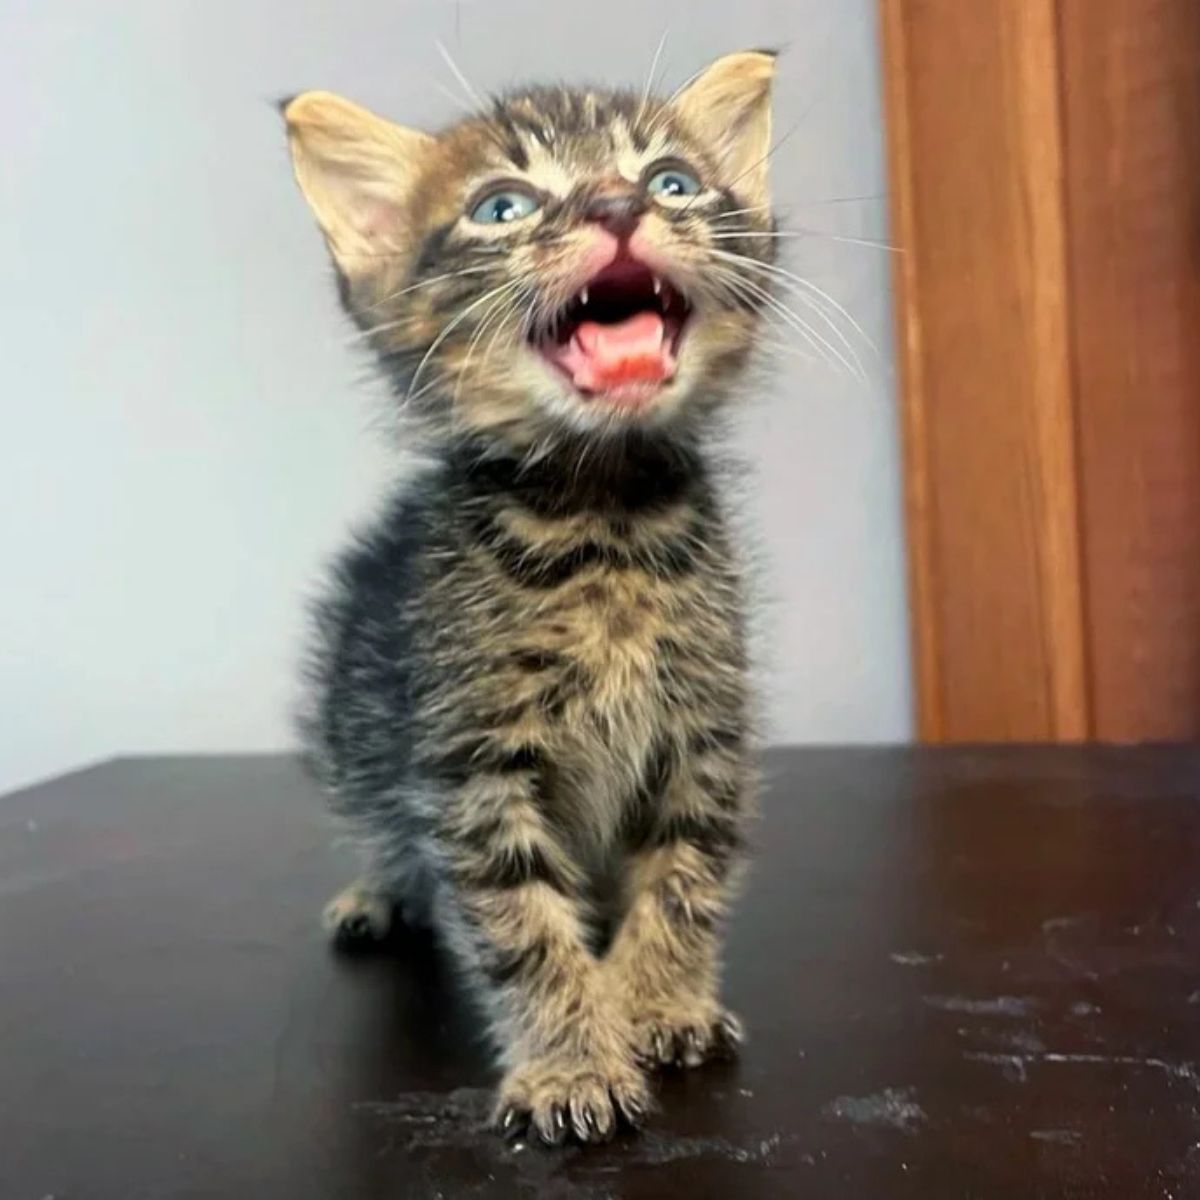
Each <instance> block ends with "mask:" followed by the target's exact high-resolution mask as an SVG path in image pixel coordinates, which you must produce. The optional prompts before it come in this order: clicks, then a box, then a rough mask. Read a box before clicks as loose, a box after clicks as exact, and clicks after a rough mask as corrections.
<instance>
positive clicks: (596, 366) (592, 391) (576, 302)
mask: <svg viewBox="0 0 1200 1200" xmlns="http://www.w3.org/2000/svg"><path fill="white" fill-rule="evenodd" d="M689 312H690V306H689V305H688V302H687V299H686V298H685V297H684V296H683V295H682V294H681V293H679V292H678V291H676V289H675V288H673V287H672V286H671V284H670V283H669V282H668V281H667V280H665V279H663V278H662V277H661V276H659V275H656V274H654V272H653V271H651V270H650V268H649V267H647V266H646V265H645V264H644V263H641V262H639V261H638V260H637V259H634V258H629V257H622V258H617V259H615V260H614V261H613V262H611V263H609V264H608V266H606V267H605V268H604V269H603V270H601V271H599V272H598V273H597V274H596V275H594V276H593V277H592V278H591V279H590V280H589V281H588V282H587V283H586V284H585V285H584V286H583V287H582V288H580V290H579V291H578V292H577V293H576V294H575V296H574V297H573V298H572V299H571V301H570V303H569V304H567V305H566V307H565V308H564V309H563V310H562V311H561V312H560V313H559V314H558V316H557V317H556V319H555V320H554V321H553V322H552V323H551V326H550V328H549V330H548V331H544V332H541V333H539V334H537V335H536V336H535V337H534V338H533V339H532V344H533V346H534V348H535V349H536V350H537V351H538V353H539V354H541V356H542V357H543V358H544V359H545V360H546V361H547V362H548V363H550V364H551V366H553V367H555V368H556V369H557V370H558V371H560V372H561V373H562V374H563V375H565V376H566V377H567V378H568V379H569V380H570V381H571V382H572V383H573V384H574V385H575V387H576V389H577V390H578V391H579V392H580V393H582V395H584V396H585V397H587V398H597V399H608V400H613V401H617V402H620V403H627V404H628V403H636V402H641V401H644V400H646V399H649V397H651V396H652V395H653V394H654V392H655V391H657V389H658V388H660V387H662V386H663V385H664V384H666V383H668V382H669V381H670V380H671V379H673V378H674V376H675V370H676V366H677V363H678V358H679V345H680V342H681V341H682V339H683V333H684V329H685V327H686V325H687V320H688V314H689Z"/></svg>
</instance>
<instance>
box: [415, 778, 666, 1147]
mask: <svg viewBox="0 0 1200 1200" xmlns="http://www.w3.org/2000/svg"><path fill="white" fill-rule="evenodd" d="M439 840H440V849H441V855H442V858H443V860H444V862H445V864H446V872H447V877H448V880H447V881H448V882H449V884H450V890H449V893H448V896H447V899H448V900H449V902H450V903H449V911H448V913H447V914H446V915H447V920H448V924H449V932H450V934H451V944H452V946H453V948H454V950H455V952H456V953H457V954H458V956H459V958H460V959H461V960H462V962H463V963H464V964H465V965H466V967H467V969H468V971H469V972H470V974H471V975H472V977H473V979H474V981H475V982H476V984H477V985H478V987H479V988H480V989H481V992H482V994H483V998H484V1000H485V1002H486V1004H487V1006H488V1008H489V1010H490V1012H491V1015H492V1023H493V1024H492V1028H493V1033H494V1034H495V1036H496V1039H497V1041H498V1042H499V1044H500V1047H501V1056H502V1061H503V1062H504V1065H505V1066H506V1067H507V1069H508V1070H507V1074H506V1075H505V1076H504V1079H503V1080H502V1082H501V1084H500V1091H499V1096H498V1099H497V1103H496V1109H495V1120H496V1123H497V1127H498V1128H499V1129H500V1131H501V1132H502V1133H504V1134H505V1135H506V1136H516V1135H517V1134H519V1133H521V1132H522V1131H523V1130H524V1129H525V1128H527V1127H528V1126H529V1125H530V1124H532V1126H533V1128H534V1130H535V1131H536V1133H537V1134H538V1136H539V1137H541V1138H542V1140H543V1141H545V1142H548V1143H551V1144H556V1143H558V1142H561V1141H562V1140H563V1139H564V1138H565V1137H566V1135H567V1133H568V1131H572V1132H574V1134H575V1136H576V1137H578V1138H579V1139H580V1140H582V1141H600V1140H603V1139H605V1138H608V1137H610V1136H611V1135H612V1134H613V1132H615V1129H616V1124H617V1117H618V1114H621V1115H623V1116H624V1117H625V1119H626V1120H628V1121H630V1122H631V1123H634V1124H637V1123H639V1122H640V1120H641V1119H642V1117H643V1116H644V1114H645V1113H646V1111H647V1109H648V1107H649V1092H648V1089H647V1085H646V1080H645V1077H644V1075H643V1072H642V1070H641V1068H640V1067H639V1066H638V1064H637V1061H636V1059H635V1056H634V1054H633V1053H632V1049H631V1039H630V1029H629V1025H628V1021H627V1018H626V1017H625V1014H624V1011H623V1009H622V1007H621V1005H620V1004H619V1003H618V1002H617V997H615V996H614V995H613V994H612V993H611V992H609V991H608V990H607V989H606V983H607V977H606V976H604V975H602V974H601V972H600V971H599V970H598V964H597V962H596V959H595V957H594V956H593V955H592V953H591V952H590V950H589V949H588V947H587V945H586V944H585V940H584V933H585V928H584V927H585V922H586V912H585V911H584V908H583V905H582V903H581V901H580V899H579V877H578V873H577V870H576V868H575V866H574V864H573V863H572V862H571V860H570V858H569V856H568V855H567V854H566V853H565V852H564V850H563V848H562V846H561V845H560V843H559V841H558V840H557V839H556V838H555V837H554V836H553V834H552V832H551V831H550V830H549V828H548V827H547V824H546V822H545V820H544V819H543V817H542V814H541V812H540V809H539V802H538V798H537V794H536V787H535V785H534V781H533V779H532V778H531V772H529V771H526V770H523V769H522V770H514V771H512V772H508V773H505V774H490V775H483V776H480V777H478V778H476V779H474V780H472V781H470V782H469V783H468V784H467V785H466V786H465V787H464V788H463V789H461V790H460V791H459V792H458V793H457V795H456V796H455V797H454V800H453V802H452V803H451V804H450V805H449V806H448V808H447V810H446V815H445V818H444V819H443V821H442V822H441V828H440V839H439Z"/></svg>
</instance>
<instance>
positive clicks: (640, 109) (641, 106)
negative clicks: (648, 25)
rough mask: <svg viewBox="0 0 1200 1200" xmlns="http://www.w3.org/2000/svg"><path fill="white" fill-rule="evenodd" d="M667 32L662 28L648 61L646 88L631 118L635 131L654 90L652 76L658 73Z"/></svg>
mask: <svg viewBox="0 0 1200 1200" xmlns="http://www.w3.org/2000/svg"><path fill="white" fill-rule="evenodd" d="M669 32H670V26H669V25H667V26H664V27H663V31H662V37H660V38H659V39H658V46H657V47H656V48H655V51H654V57H653V58H652V59H651V60H650V72H649V74H648V75H647V76H646V86H645V87H644V88H642V98H641V100H640V101H639V102H638V106H637V113H636V114H635V116H634V118H633V125H632V128H633V129H636V128H637V127H638V126H639V125H640V124H641V123H642V117H643V116H645V113H646V105H647V103H648V102H649V100H650V93H651V91H652V90H653V89H654V76H655V74H656V72H657V71H658V60H659V59H660V58H661V57H662V52H663V47H664V46H665V45H666V44H667V34H668V33H669Z"/></svg>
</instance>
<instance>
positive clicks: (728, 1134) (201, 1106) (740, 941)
mask: <svg viewBox="0 0 1200 1200" xmlns="http://www.w3.org/2000/svg"><path fill="white" fill-rule="evenodd" d="M766 766H767V775H768V787H767V792H766V796H765V801H764V816H763V820H762V823H761V826H760V827H759V841H760V843H761V847H762V848H761V853H760V857H759V860H758V865H757V868H756V870H755V872H754V874H753V876H752V879H751V882H750V886H749V888H748V891H747V893H746V896H745V899H744V901H743V903H742V905H741V907H740V910H739V913H738V916H737V919H736V922H735V924H734V928H733V931H732V935H731V940H730V951H729V983H728V997H729V999H730V1001H731V1002H732V1004H733V1005H734V1006H735V1007H736V1008H737V1009H739V1010H740V1011H741V1013H742V1014H743V1016H744V1017H745V1018H746V1021H747V1024H748V1026H749V1029H750V1032H751V1041H750V1043H749V1045H748V1046H747V1048H746V1051H745V1054H744V1056H743V1058H742V1060H741V1062H740V1063H739V1064H736V1065H728V1066H716V1067H712V1068H705V1069H703V1070H701V1071H697V1072H690V1073H687V1074H686V1075H684V1074H680V1075H674V1076H669V1077H667V1078H665V1079H664V1080H663V1082H662V1086H661V1088H660V1096H661V1101H662V1111H661V1113H660V1114H658V1116H657V1117H656V1118H655V1120H654V1121H653V1123H652V1125H651V1126H650V1129H649V1131H648V1132H647V1133H645V1134H644V1135H642V1136H640V1137H632V1136H631V1137H627V1138H623V1139H622V1140H619V1141H617V1142H615V1143H613V1144H611V1145H609V1146H606V1147H602V1148H599V1149H589V1150H581V1149H567V1150H565V1151H546V1150H542V1149H538V1148H537V1147H534V1146H525V1147H520V1146H518V1147H516V1148H513V1147H510V1146H507V1145H505V1144H503V1143H502V1142H500V1141H499V1140H498V1139H496V1138H494V1137H493V1136H492V1135H490V1134H489V1133H486V1132H483V1131H481V1128H480V1125H481V1121H482V1118H483V1115H484V1112H485V1109H486V1105H487V1097H488V1092H487V1088H488V1085H489V1083H490V1078H491V1077H490V1074H489V1070H488V1066H487V1062H486V1059H485V1057H484V1055H483V1054H482V1052H481V1050H480V1048H479V1046H478V1044H477V1041H476V1039H475V1032H474V1031H475V1023H474V1021H473V1019H472V1015H471V1012H470V1010H469V1009H468V1007H467V1006H466V1004H465V1002H464V1001H463V1000H462V998H461V997H459V996H458V995H457V994H456V993H455V990H454V988H453V986H452V982H451V980H450V979H449V978H448V976H447V972H446V969H445V966H444V964H443V963H442V962H441V961H440V960H439V957H438V955H437V952H436V949H435V948H434V947H432V946H431V945H429V944H428V943H427V942H425V941H422V940H419V939H416V938H414V937H411V936H409V937H408V938H404V937H401V938H399V939H397V941H396V943H395V945H394V946H392V947H390V948H389V950H388V952H387V953H384V954H381V955H375V956H371V957H353V958H345V957H338V956H336V955H334V954H333V953H332V952H331V951H330V950H329V949H328V948H327V946H326V945H325V943H324V941H323V939H322V937H321V935H320V934H319V932H318V929H317V920H316V914H317V911H318V909H319V907H320V905H321V903H322V901H323V900H324V899H325V898H326V896H327V895H328V894H329V893H330V892H331V891H332V890H333V889H334V888H335V886H336V885H338V884H340V883H342V882H344V881H345V879H346V878H347V872H348V871H349V869H350V863H349V860H348V858H347V857H346V852H345V851H338V850H335V849H332V848H331V846H330V841H329V826H328V825H327V823H326V821H325V819H324V817H323V816H322V815H321V810H320V804H319V799H318V797H317V795H316V792H315V790H314V788H313V787H312V785H311V784H309V783H308V782H307V781H306V780H305V779H304V778H303V777H302V775H301V773H300V771H299V769H298V767H297V765H296V763H295V762H294V761H293V760H291V759H289V758H284V757H265V758H263V757H258V758H208V759H203V758H177V759H151V760H132V761H120V762H114V763H110V764H107V765H104V766H100V767H96V768H94V769H92V770H88V771H84V772H81V773H79V774H75V775H71V776H67V777H66V778H63V779H60V780H57V781H55V782H53V783H50V784H47V785H45V786H44V787H38V788H33V789H31V790H28V791H24V792H21V793H18V794H15V795H12V796H9V797H7V798H5V799H2V800H0V1197H2V1198H3V1200H44V1198H47V1197H53V1198H54V1200H93V1198H94V1200H143V1198H144V1200H179V1198H182V1197H189V1198H191V1197H195V1198H196V1200H200V1198H201V1197H203V1198H205V1200H211V1198H230V1200H269V1198H275V1197H280V1198H283V1197H286V1198H288V1200H308V1198H310V1197H311V1198H313V1200H339V1198H342V1197H345V1198H346V1200H369V1198H374V1197H388V1198H389V1200H392V1198H396V1197H436V1196H441V1197H447V1198H449V1197H455V1196H472V1197H521V1196H539V1197H551V1198H553V1197H561V1198H564V1200H565V1198H574V1197H580V1198H582V1197H590V1198H599V1197H618V1196H619V1197H654V1198H656V1200H657V1198H664V1200H665V1198H669V1197H676V1196H685V1197H688V1200H700V1198H702V1197H709V1196H712V1197H745V1198H752V1197H787V1196H804V1197H807V1198H810V1200H819V1198H822V1197H838V1198H839V1200H841V1198H845V1200H859V1198H866V1200H873V1198H875V1197H882V1198H886V1200H893V1198H904V1197H914V1198H917V1197H919V1198H921V1200H928V1198H931V1197H968V1196H969V1197H1005V1198H1008V1197H1020V1198H1022V1200H1024V1198H1027V1197H1055V1198H1057V1197H1092V1196H1105V1197H1108V1196H1111V1197H1118V1198H1120V1200H1137V1198H1139V1197H1156V1198H1163V1197H1179V1198H1181V1200H1182V1198H1186V1197H1200V751H1197V750H1187V749H1154V750H1149V749H1147V750H1134V749H1127V750H1094V751H1074V750H1036V751H1035V750H988V751H942V752H933V751H905V750H895V751H892V750H885V751H874V750H849V751H824V750H820V751H808V750H804V751H777V752H774V753H771V754H770V755H768V756H767V763H766Z"/></svg>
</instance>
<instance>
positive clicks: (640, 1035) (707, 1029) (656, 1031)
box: [633, 1005, 746, 1067]
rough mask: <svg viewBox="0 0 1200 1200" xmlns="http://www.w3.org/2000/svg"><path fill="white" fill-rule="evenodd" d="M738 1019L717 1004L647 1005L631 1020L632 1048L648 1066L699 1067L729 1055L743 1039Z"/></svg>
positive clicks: (742, 1029) (732, 1053)
mask: <svg viewBox="0 0 1200 1200" xmlns="http://www.w3.org/2000/svg"><path fill="white" fill-rule="evenodd" d="M745 1038H746V1033H745V1030H744V1028H743V1027H742V1023H741V1021H740V1020H739V1019H738V1018H737V1016H736V1015H735V1014H734V1013H731V1012H730V1011H729V1010H728V1009H723V1008H721V1007H719V1006H716V1005H706V1006H704V1007H702V1008H691V1009H689V1008H688V1007H687V1006H685V1005H679V1006H675V1005H663V1006H661V1007H656V1008H647V1009H646V1010H645V1011H643V1012H640V1013H638V1014H637V1015H636V1016H635V1017H634V1020H633V1051H634V1053H635V1054H636V1055H637V1057H638V1059H639V1060H640V1061H641V1062H642V1063H644V1064H645V1065H646V1066H648V1067H666V1066H678V1067H698V1066H700V1064H701V1063H704V1062H708V1061H709V1060H710V1059H714V1058H732V1057H734V1055H735V1054H736V1053H737V1049H738V1047H739V1046H740V1045H741V1044H742V1042H743V1041H745Z"/></svg>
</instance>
